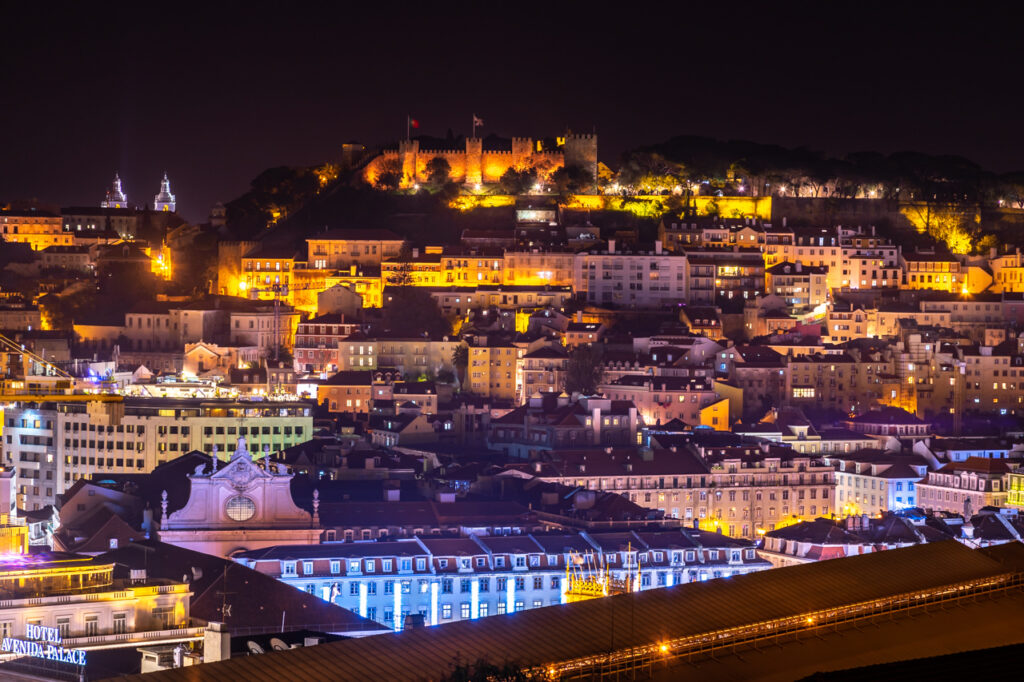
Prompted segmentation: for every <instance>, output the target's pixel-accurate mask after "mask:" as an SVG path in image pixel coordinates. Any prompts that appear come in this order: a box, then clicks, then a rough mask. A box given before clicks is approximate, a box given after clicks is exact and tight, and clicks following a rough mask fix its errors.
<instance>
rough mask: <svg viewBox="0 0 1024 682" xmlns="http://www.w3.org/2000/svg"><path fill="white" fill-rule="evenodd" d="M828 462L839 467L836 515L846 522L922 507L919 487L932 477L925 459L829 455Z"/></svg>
mask: <svg viewBox="0 0 1024 682" xmlns="http://www.w3.org/2000/svg"><path fill="white" fill-rule="evenodd" d="M824 461H825V462H826V463H828V464H832V465H834V466H835V467H836V513H837V514H838V515H839V516H840V517H844V518H845V517H847V516H857V515H862V514H867V515H868V516H876V515H878V514H881V513H884V512H888V511H899V510H901V509H910V508H913V507H916V506H918V499H917V489H916V484H917V483H918V482H919V481H921V480H922V479H923V478H924V477H925V475H926V474H927V473H928V462H927V461H926V460H924V459H923V458H920V457H916V456H903V455H898V454H893V453H887V452H880V451H877V450H864V451H861V452H860V453H854V454H850V455H825V457H824Z"/></svg>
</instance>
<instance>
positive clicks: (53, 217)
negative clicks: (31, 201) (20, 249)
mask: <svg viewBox="0 0 1024 682" xmlns="http://www.w3.org/2000/svg"><path fill="white" fill-rule="evenodd" d="M0 236H2V237H3V240H4V241H6V242H11V243H15V244H28V245H29V246H31V247H32V250H33V251H42V250H43V249H45V248H48V247H50V246H74V243H75V236H74V234H73V233H71V232H66V231H65V230H64V226H63V220H62V219H61V217H60V216H59V215H57V214H56V213H50V212H49V211H38V210H36V209H30V210H27V211H15V210H3V211H0Z"/></svg>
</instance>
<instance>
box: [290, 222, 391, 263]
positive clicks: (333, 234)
mask: <svg viewBox="0 0 1024 682" xmlns="http://www.w3.org/2000/svg"><path fill="white" fill-rule="evenodd" d="M403 241H404V240H403V239H402V238H401V237H399V236H398V235H397V234H395V233H394V232H392V231H391V230H380V229H345V230H328V231H327V232H321V233H320V234H317V235H316V236H313V237H308V238H307V239H306V248H307V257H306V262H307V263H308V266H309V267H310V268H314V269H316V270H341V269H343V268H350V267H351V266H353V265H356V266H367V265H374V266H377V267H380V264H381V261H384V260H388V259H391V258H397V257H398V255H399V253H400V252H401V250H402V243H403Z"/></svg>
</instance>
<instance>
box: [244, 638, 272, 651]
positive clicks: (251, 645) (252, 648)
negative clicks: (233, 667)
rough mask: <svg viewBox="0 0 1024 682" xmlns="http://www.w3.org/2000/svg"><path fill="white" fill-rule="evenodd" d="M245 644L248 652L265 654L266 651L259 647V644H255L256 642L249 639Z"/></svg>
mask: <svg viewBox="0 0 1024 682" xmlns="http://www.w3.org/2000/svg"><path fill="white" fill-rule="evenodd" d="M245 644H246V646H248V647H249V653H250V654H265V653H267V652H265V651H264V650H263V647H261V646H260V645H259V644H257V643H256V642H254V641H252V640H251V639H250V640H249V641H248V642H246V643H245Z"/></svg>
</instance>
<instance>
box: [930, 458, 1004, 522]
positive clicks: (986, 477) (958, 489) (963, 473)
mask: <svg viewBox="0 0 1024 682" xmlns="http://www.w3.org/2000/svg"><path fill="white" fill-rule="evenodd" d="M1012 464H1017V462H1013V463H1012ZM1012 464H1011V463H1007V461H1006V460H1002V459H988V458H982V457H969V458H967V459H966V460H964V461H963V462H950V463H949V464H946V465H944V466H942V467H941V468H939V469H937V470H935V471H931V472H929V473H928V476H927V477H926V478H925V479H924V480H923V481H921V482H920V483H918V484H917V498H918V501H917V506H919V507H922V508H924V509H930V510H933V511H945V512H950V513H951V514H962V515H963V516H964V517H965V518H971V516H973V515H974V514H977V513H978V512H979V511H980V510H981V508H982V507H1002V506H1004V505H1005V504H1006V500H1007V488H1008V486H1007V482H1008V481H1007V475H1008V474H1009V473H1010V471H1011V468H1012Z"/></svg>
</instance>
